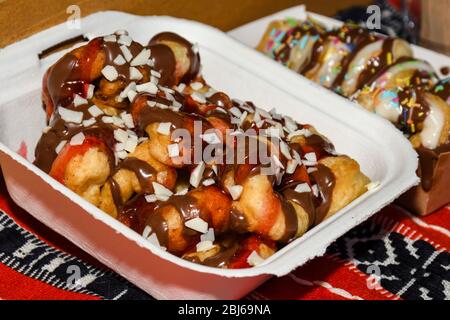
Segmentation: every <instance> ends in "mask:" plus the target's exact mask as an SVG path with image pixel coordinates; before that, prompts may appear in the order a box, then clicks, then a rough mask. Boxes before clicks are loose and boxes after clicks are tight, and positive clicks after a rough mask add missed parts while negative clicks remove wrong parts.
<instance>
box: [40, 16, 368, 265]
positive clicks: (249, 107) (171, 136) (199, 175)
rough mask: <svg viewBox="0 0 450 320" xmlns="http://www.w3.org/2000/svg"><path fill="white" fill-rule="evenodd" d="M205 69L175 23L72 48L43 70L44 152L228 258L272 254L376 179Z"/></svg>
mask: <svg viewBox="0 0 450 320" xmlns="http://www.w3.org/2000/svg"><path fill="white" fill-rule="evenodd" d="M313 28H315V27H314V25H313V24H311V25H310V30H309V31H308V30H306V29H305V30H303V29H302V30H301V33H304V34H311V33H313V32H315V31H312V30H313ZM320 32H323V30H321V31H320ZM296 36H297V35H296ZM119 55H120V56H121V57H122V58H123V59H121V58H120V57H119ZM305 61H310V60H309V58H308V59H306V60H305ZM115 65H116V66H115ZM133 68H134V69H133ZM199 72H200V56H199V54H198V51H197V49H196V46H193V45H192V44H191V43H190V42H188V41H187V40H186V39H184V38H182V37H180V36H178V35H176V34H173V33H167V32H165V33H161V34H158V35H156V36H155V37H153V38H152V39H151V40H150V42H149V44H148V46H146V47H144V46H142V45H140V44H138V43H136V42H133V41H132V39H131V38H130V37H129V36H128V34H127V33H125V32H118V33H115V34H113V35H110V36H106V37H102V38H96V39H94V40H92V41H90V42H89V43H88V44H87V45H85V46H83V47H80V48H78V49H75V50H73V51H71V52H70V53H68V54H66V55H65V56H64V57H63V58H62V59H60V60H59V61H58V62H57V63H56V64H55V65H53V66H52V67H51V68H50V69H49V70H48V71H47V73H46V74H45V76H44V86H43V101H44V105H45V106H46V109H47V112H48V115H49V127H48V128H46V129H45V132H44V133H43V135H42V137H41V139H40V141H39V143H38V145H37V147H36V151H35V154H36V159H35V162H34V163H35V164H36V165H37V166H39V167H40V168H41V169H42V170H44V171H45V172H47V173H49V174H50V175H51V176H52V177H54V178H55V179H57V180H58V181H59V182H61V183H63V184H64V185H66V186H67V187H68V188H70V189H71V190H73V191H75V192H76V193H78V194H79V195H81V196H82V197H84V198H85V199H86V200H88V201H90V202H91V203H92V204H94V205H95V206H97V207H99V208H100V209H102V210H103V211H104V212H106V213H108V214H109V215H111V216H112V217H114V218H116V219H117V220H119V221H120V222H122V223H123V224H125V225H126V226H128V227H130V228H131V229H133V230H134V231H136V232H138V233H140V234H142V236H143V237H145V238H146V239H147V240H149V241H151V242H152V243H154V244H155V245H158V246H159V247H160V248H162V249H163V250H167V251H168V252H170V253H172V254H175V255H177V256H179V257H181V258H184V259H186V260H189V261H192V262H195V263H201V264H204V265H207V266H213V267H219V268H247V267H251V266H256V265H258V264H259V263H262V262H263V261H264V259H266V258H268V257H269V256H271V255H272V254H274V253H275V252H276V250H277V249H278V248H280V247H282V246H284V245H285V244H287V243H289V242H290V241H292V240H294V239H296V238H298V237H300V236H301V235H303V234H304V233H305V232H306V231H307V230H308V229H310V228H311V227H314V226H315V225H317V224H319V223H321V222H322V221H323V220H325V219H327V218H328V217H330V216H332V215H333V214H335V213H336V212H337V211H339V210H340V209H341V208H343V207H344V206H346V205H347V204H348V203H350V202H351V201H353V200H354V199H356V198H357V197H358V196H360V195H362V194H363V193H364V192H366V191H367V185H368V183H369V182H370V180H369V179H368V178H367V177H366V176H365V175H364V174H363V173H362V172H361V170H360V168H359V165H358V164H357V163H356V161H354V160H353V159H351V158H349V157H347V156H343V155H338V154H337V153H336V152H335V150H334V147H333V145H332V143H331V142H330V141H329V140H328V139H327V138H325V137H324V136H322V135H320V133H318V132H317V131H316V130H315V129H314V128H313V127H312V126H310V125H302V124H299V123H297V122H296V121H294V120H293V119H291V118H290V117H287V116H282V115H280V114H277V113H276V112H275V111H274V110H272V111H271V112H267V111H265V110H264V109H261V108H258V107H257V106H255V105H254V104H253V103H251V102H243V101H239V100H233V99H231V98H230V97H229V96H228V95H227V94H225V93H224V92H221V91H217V90H215V89H213V88H212V87H211V86H210V85H209V84H208V83H207V82H206V81H205V80H204V79H203V77H202V76H201V75H200V74H199ZM55 106H56V107H55Z"/></svg>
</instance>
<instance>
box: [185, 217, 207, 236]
mask: <svg viewBox="0 0 450 320" xmlns="http://www.w3.org/2000/svg"><path fill="white" fill-rule="evenodd" d="M184 225H185V226H186V227H188V228H189V229H192V230H195V231H197V232H200V233H207V232H208V222H206V221H205V220H203V219H202V218H198V217H197V218H194V219H191V220H188V221H186V222H185V223H184Z"/></svg>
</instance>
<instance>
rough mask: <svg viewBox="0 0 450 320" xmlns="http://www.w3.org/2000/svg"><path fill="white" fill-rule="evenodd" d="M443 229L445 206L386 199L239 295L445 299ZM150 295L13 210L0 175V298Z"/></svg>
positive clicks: (449, 266)
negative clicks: (419, 207) (320, 249)
mask: <svg viewBox="0 0 450 320" xmlns="http://www.w3.org/2000/svg"><path fill="white" fill-rule="evenodd" d="M449 230H450V208H449V207H447V208H444V209H442V210H440V211H439V212H437V213H435V214H433V215H431V216H429V217H426V218H417V217H413V216H412V215H410V214H409V213H408V212H406V211H404V210H403V209H401V208H399V207H397V206H394V205H391V206H388V207H387V208H385V209H383V210H382V211H381V212H380V213H378V214H377V215H375V216H374V217H373V218H371V219H370V220H368V221H367V222H365V223H363V224H362V225H360V226H358V227H356V228H355V229H353V230H351V231H350V232H348V233H347V234H346V235H345V236H343V237H341V238H340V239H339V240H337V241H336V242H335V243H334V244H332V245H331V246H330V247H329V248H328V250H327V253H326V254H325V255H324V256H323V257H320V258H316V259H314V260H312V261H310V262H309V263H307V264H306V265H305V266H303V267H301V268H298V269H297V270H295V271H293V272H291V273H289V274H288V275H286V276H284V277H282V278H273V279H272V280H269V281H268V282H267V283H265V284H264V285H262V286H261V287H260V288H258V289H257V290H255V291H254V292H252V293H251V294H249V296H248V297H247V299H344V300H345V299H450V252H449V248H450V231H449ZM73 268H77V269H78V270H79V271H81V274H80V275H81V279H80V281H79V282H78V286H74V285H73V284H74V282H73V278H71V277H72V276H73V274H74V273H73V271H72V270H73ZM150 298H151V297H150V296H149V295H147V294H146V293H144V292H142V291H141V290H139V289H137V288H136V287H135V286H133V285H132V284H130V283H129V282H127V281H126V280H124V279H123V278H121V277H120V276H118V275H117V274H115V273H113V272H111V271H109V270H108V269H107V268H105V267H104V266H102V265H101V264H100V263H99V262H97V261H95V260H94V259H93V258H91V257H90V256H88V255H87V254H86V253H84V252H82V251H81V250H79V249H78V248H77V247H75V246H74V245H73V244H71V243H70V242H68V241H67V240H65V239H64V238H63V237H61V236H59V235H58V234H56V233H55V232H53V231H52V230H50V229H48V228H47V227H45V226H44V225H42V224H41V223H39V222H38V221H37V220H35V219H34V218H33V217H31V216H30V215H29V214H28V213H27V212H25V211H23V210H22V209H20V208H19V207H18V206H17V205H16V204H14V203H13V202H12V200H11V198H10V197H9V196H8V193H7V190H6V188H5V184H4V181H3V178H2V177H1V174H0V299H150Z"/></svg>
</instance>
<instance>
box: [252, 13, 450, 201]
mask: <svg viewBox="0 0 450 320" xmlns="http://www.w3.org/2000/svg"><path fill="white" fill-rule="evenodd" d="M257 50H259V51H261V52H263V53H264V54H266V55H267V56H269V57H270V58H272V59H274V60H276V61H279V62H281V63H283V64H284V65H286V66H287V67H289V68H291V69H293V70H294V71H297V72H299V73H301V74H303V75H304V76H306V77H307V78H309V79H310V80H312V81H314V82H317V83H319V84H321V85H322V86H324V87H326V88H329V89H331V90H333V91H335V92H336V93H338V94H340V95H343V96H345V97H348V98H349V99H351V100H354V101H357V102H358V103H359V104H360V105H361V106H363V107H364V108H366V109H367V110H369V111H371V112H374V113H377V114H379V115H380V116H382V117H384V118H386V119H387V120H389V121H391V122H392V123H393V124H394V125H395V126H397V127H398V128H399V129H400V130H401V131H402V132H403V133H404V134H405V136H406V137H408V138H409V139H410V141H411V143H412V145H413V146H414V148H415V149H416V150H417V151H418V153H419V156H420V157H421V159H420V160H421V161H420V162H421V167H422V169H421V170H419V173H420V174H421V177H422V182H423V183H422V187H423V188H424V190H425V191H429V190H430V189H431V182H430V181H431V180H432V179H431V177H432V176H433V172H434V169H433V168H434V165H429V164H430V163H436V161H435V160H433V161H429V160H427V159H430V158H433V159H436V158H437V157H438V156H439V155H440V154H442V153H445V152H448V151H450V131H449V122H448V119H449V112H450V107H449V101H450V100H449V96H450V89H449V81H448V79H444V80H442V81H439V79H438V77H437V75H436V72H435V71H434V70H433V68H432V67H431V65H430V64H429V63H428V62H426V61H422V60H418V59H414V58H413V52H412V49H411V47H410V46H409V45H408V44H407V43H406V42H405V41H403V40H401V39H397V38H387V37H384V36H382V35H379V34H375V33H372V32H369V31H368V30H366V29H364V28H361V27H359V26H355V25H353V24H350V23H348V24H344V25H342V26H341V27H339V28H335V29H331V30H325V28H324V27H323V26H321V25H320V24H319V23H317V22H316V21H313V20H311V18H308V19H307V20H306V21H298V20H293V19H285V20H278V21H274V22H272V23H270V24H269V25H268V27H267V29H266V32H265V34H264V36H263V37H262V39H261V41H260V43H259V45H258V46H257ZM299 52H300V53H299ZM430 154H433V156H432V157H430ZM422 157H424V159H422ZM425 163H426V164H427V165H426V166H424V165H422V164H425ZM425 167H426V169H425ZM443 201H444V202H445V199H443ZM447 201H448V199H447ZM444 202H443V203H442V204H444Z"/></svg>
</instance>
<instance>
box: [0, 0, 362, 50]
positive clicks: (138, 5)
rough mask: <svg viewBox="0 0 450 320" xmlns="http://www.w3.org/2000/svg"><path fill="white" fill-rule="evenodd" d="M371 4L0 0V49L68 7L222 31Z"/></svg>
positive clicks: (60, 16) (58, 18)
mask: <svg viewBox="0 0 450 320" xmlns="http://www.w3.org/2000/svg"><path fill="white" fill-rule="evenodd" d="M370 2H371V1H370V0H339V1H334V0H309V1H308V0H190V1H182V0H37V1H33V0H0V48H1V47H4V46H6V45H8V44H10V43H13V42H15V41H17V40H20V39H23V38H26V37H27V36H29V35H31V34H33V33H35V32H38V31H40V30H42V29H45V28H48V27H50V26H52V25H55V24H58V23H61V22H64V21H66V19H67V18H68V16H69V15H68V14H67V13H66V9H67V7H68V6H69V5H72V4H75V5H78V6H80V8H81V14H82V16H86V15H89V14H91V13H93V12H97V11H101V10H120V11H125V12H129V13H134V14H139V15H172V16H176V17H182V18H188V19H194V20H198V21H201V22H204V23H207V24H210V25H213V26H216V27H218V28H220V29H222V30H224V31H226V30H230V29H232V28H234V27H237V26H239V25H242V24H244V23H246V22H250V21H252V20H255V19H257V18H260V17H263V16H266V15H268V14H270V13H273V12H276V11H279V10H281V9H284V8H288V7H291V6H294V5H298V4H302V3H304V4H306V5H307V7H308V9H309V10H311V11H314V12H317V13H321V14H325V15H333V14H334V13H335V12H336V11H337V10H340V9H343V8H347V7H349V6H351V5H352V4H368V3H370Z"/></svg>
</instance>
